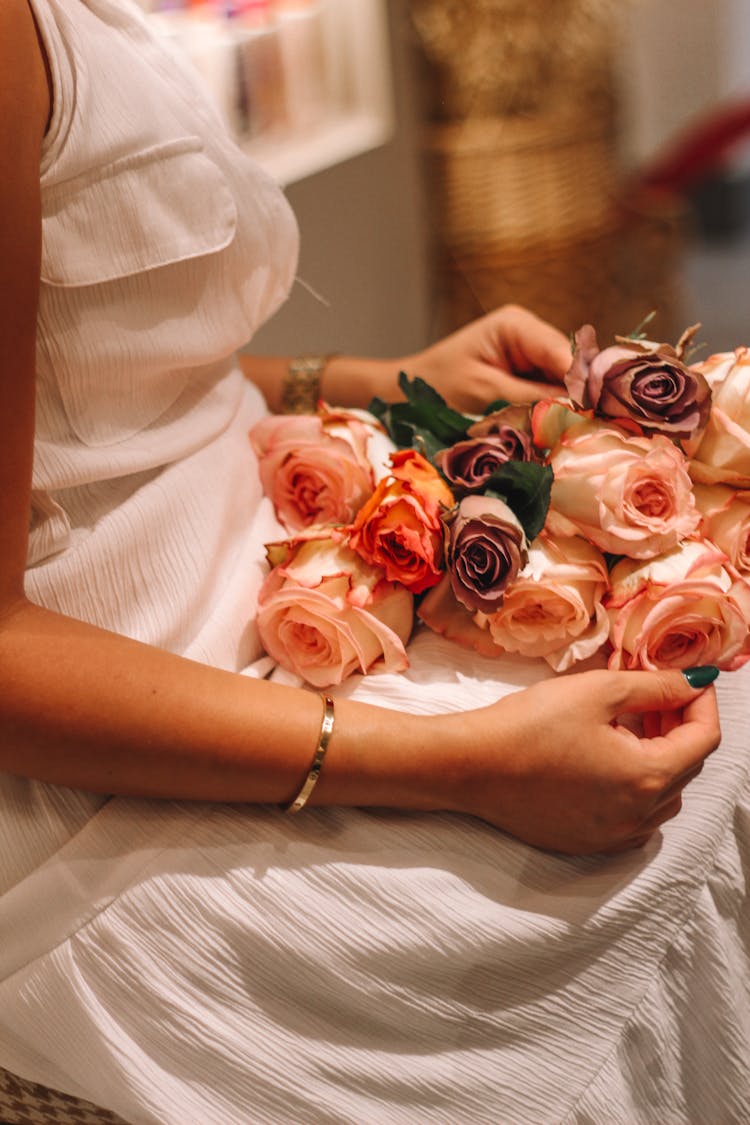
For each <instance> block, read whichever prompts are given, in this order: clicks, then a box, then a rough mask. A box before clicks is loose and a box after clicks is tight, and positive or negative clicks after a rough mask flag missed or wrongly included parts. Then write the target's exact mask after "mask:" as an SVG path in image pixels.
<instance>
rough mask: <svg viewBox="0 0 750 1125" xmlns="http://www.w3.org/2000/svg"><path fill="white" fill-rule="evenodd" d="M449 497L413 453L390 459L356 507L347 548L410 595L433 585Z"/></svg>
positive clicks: (424, 462)
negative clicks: (386, 471) (387, 467)
mask: <svg viewBox="0 0 750 1125" xmlns="http://www.w3.org/2000/svg"><path fill="white" fill-rule="evenodd" d="M452 504H453V494H452V493H451V491H450V489H449V488H448V487H447V485H446V484H445V483H444V481H442V480H441V479H440V476H439V475H438V473H437V471H436V469H434V468H433V466H432V465H430V463H429V461H427V460H425V458H424V457H422V456H421V454H419V453H417V452H416V451H415V450H413V449H409V450H403V451H401V452H399V453H394V454H392V455H391V474H390V476H388V477H385V478H384V479H383V480H381V482H380V483H379V485H378V486H377V488H376V489H375V491H374V492H373V494H372V496H371V497H370V498H369V499H368V500H367V501H366V503H365V504H364V505H363V506H362V508H360V510H359V512H358V513H357V515H356V517H355V520H354V523H353V525H352V528H351V534H350V544H351V546H352V548H353V549H354V550H355V551H357V553H358V554H359V555H360V556H361V557H362V558H363V559H364V560H365V561H366V562H368V563H370V564H371V565H373V566H379V567H382V568H383V570H384V571H385V575H386V578H388V579H389V581H391V582H400V583H401V584H402V585H403V586H405V587H406V588H407V589H408V590H411V592H412V593H414V594H421V593H422V592H423V591H424V590H427V589H429V587H430V586H434V585H435V583H436V582H438V581H439V580H440V576H441V574H442V572H443V567H444V563H443V555H444V528H443V521H442V519H441V517H440V512H441V508H442V507H449V506H452Z"/></svg>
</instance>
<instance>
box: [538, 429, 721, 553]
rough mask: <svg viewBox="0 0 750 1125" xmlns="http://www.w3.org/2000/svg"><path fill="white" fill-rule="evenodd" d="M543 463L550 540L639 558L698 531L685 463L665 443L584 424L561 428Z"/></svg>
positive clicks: (670, 444)
mask: <svg viewBox="0 0 750 1125" xmlns="http://www.w3.org/2000/svg"><path fill="white" fill-rule="evenodd" d="M549 463H550V465H551V466H552V470H553V472H554V475H555V479H554V481H553V484H552V492H551V501H550V509H549V512H548V513H547V522H546V525H545V526H546V528H547V530H548V532H549V533H550V534H551V535H552V536H555V535H563V536H564V535H576V534H578V535H583V536H584V538H586V539H588V540H590V542H592V543H593V544H594V545H595V546H597V547H598V548H599V550H600V551H608V552H611V553H612V554H616V555H629V556H630V557H632V558H637V559H645V558H651V557H653V556H654V555H658V554H661V553H662V552H663V551H668V550H670V549H671V548H672V547H674V546H675V544H676V543H677V542H678V541H679V540H680V539H683V538H686V537H687V536H688V535H691V534H692V533H693V532H694V531H695V529H696V528H697V526H698V523H699V521H700V514H699V513H698V511H697V510H696V507H695V500H694V498H693V494H692V489H691V482H690V477H689V476H688V472H687V468H686V461H685V458H684V457H683V455H682V453H681V452H680V450H679V449H677V447H676V446H675V445H673V443H672V442H671V441H669V439H668V438H665V437H662V436H660V435H658V434H657V435H655V436H654V437H651V438H647V437H643V436H640V435H636V434H627V433H625V432H624V431H623V430H621V429H619V428H618V427H616V426H609V425H606V424H604V423H602V422H599V421H596V420H594V421H587V422H583V423H581V424H580V425H577V426H573V427H571V428H570V429H568V430H566V431H565V433H564V434H563V436H562V438H561V439H560V441H559V442H558V444H557V445H556V446H555V447H554V449H553V450H552V451H551V453H550V456H549Z"/></svg>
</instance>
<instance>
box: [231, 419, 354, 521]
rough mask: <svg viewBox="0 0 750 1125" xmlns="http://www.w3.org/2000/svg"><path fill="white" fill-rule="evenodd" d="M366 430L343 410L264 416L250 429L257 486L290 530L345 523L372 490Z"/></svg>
mask: <svg viewBox="0 0 750 1125" xmlns="http://www.w3.org/2000/svg"><path fill="white" fill-rule="evenodd" d="M370 432H371V431H370V428H369V427H368V426H367V425H366V424H365V423H364V422H363V421H362V420H361V419H360V418H358V417H355V416H354V415H352V414H348V413H347V412H345V411H338V412H337V411H330V410H327V409H324V410H321V411H319V412H318V413H317V414H289V415H287V414H284V415H278V414H277V415H272V416H271V417H269V418H264V419H263V420H262V421H261V422H259V423H258V424H257V425H256V426H254V427H253V429H252V430H251V432H250V441H251V443H252V446H253V449H254V450H255V452H256V454H257V457H258V466H259V471H260V479H261V483H262V485H263V490H264V492H265V493H266V495H267V496H269V497H270V498H271V500H272V502H273V505H274V508H275V509H276V515H277V516H278V518H279V519H280V520H281V522H282V523H283V524H284V526H285V527H287V528H289V529H290V530H291V531H298V530H299V529H300V528H303V527H309V526H310V525H311V524H316V523H321V524H323V523H342V524H343V523H349V521H350V520H351V519H352V518H353V517H354V514H355V513H356V511H357V509H358V508H359V507H360V506H361V505H362V504H363V503H364V502H365V500H366V499H367V497H368V496H369V495H370V493H371V492H372V489H373V487H374V484H375V481H374V478H373V473H372V469H371V467H370V462H369V461H368V459H367V453H366V451H367V443H368V436H369V434H370Z"/></svg>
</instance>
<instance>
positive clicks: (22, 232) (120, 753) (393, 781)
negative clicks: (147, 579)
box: [0, 0, 719, 853]
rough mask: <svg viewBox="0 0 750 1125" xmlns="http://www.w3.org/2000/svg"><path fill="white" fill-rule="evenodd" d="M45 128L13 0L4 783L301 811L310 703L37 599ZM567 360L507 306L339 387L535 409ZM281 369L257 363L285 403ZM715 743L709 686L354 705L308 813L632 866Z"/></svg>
mask: <svg viewBox="0 0 750 1125" xmlns="http://www.w3.org/2000/svg"><path fill="white" fill-rule="evenodd" d="M49 114H50V89H49V83H48V76H47V73H46V69H45V60H44V57H43V55H42V52H41V50H40V47H39V43H38V39H37V35H36V30H35V27H34V22H33V19H32V17H31V13H30V10H29V8H28V6H27V4H26V2H25V0H4V2H3V4H2V5H0V166H1V167H3V168H4V169H12V174H10V175H9V174H5V175H3V177H1V178H0V543H1V549H0V683H2V685H3V690H2V693H0V732H1V734H0V769H2V770H5V771H8V772H11V773H17V774H20V775H24V776H28V777H34V778H39V779H42V780H46V781H51V782H54V783H58V784H62V785H70V786H78V787H82V788H85V789H89V790H92V791H96V792H103V793H114V794H136V795H145V796H151V797H164V798H180V799H208V800H218V801H238V802H287V801H289V800H290V799H291V798H292V797H293V796H294V795H295V794H296V792H297V791H298V789H299V787H300V785H301V783H302V781H303V780H304V777H305V776H306V773H307V771H308V769H309V766H310V763H311V760H312V756H313V751H314V747H315V745H316V742H317V737H318V731H319V728H320V721H321V717H322V704H321V701H320V699H319V697H318V696H317V695H316V694H313V693H311V692H307V691H302V690H298V689H295V688H288V687H284V686H281V685H276V684H270V683H266V682H258V681H254V680H250V679H247V678H244V677H240V676H236V675H233V674H231V673H228V672H223V671H217V670H215V669H212V668H209V667H206V666H204V665H201V664H198V663H195V662H192V661H188V660H185V659H184V658H182V657H179V656H174V655H171V654H169V653H167V652H163V651H161V650H158V649H154V648H151V647H150V646H147V645H144V644H141V643H139V642H136V641H132V640H129V639H126V638H123V637H120V636H117V635H116V634H114V633H111V632H107V631H105V630H102V629H97V628H94V627H92V626H90V625H87V624H84V623H82V622H78V621H74V620H72V619H69V618H66V617H63V616H61V615H59V614H56V613H54V612H51V611H49V610H46V609H43V608H41V607H39V606H36V605H33V604H32V603H30V602H29V601H28V600H27V599H26V598H25V596H24V593H23V577H24V565H25V557H26V545H27V529H28V518H29V507H30V482H31V467H32V451H33V432H34V420H33V415H34V353H35V330H36V310H37V300H38V287H39V268H40V264H39V263H40V244H41V218H40V198H39V195H40V193H39V158H40V146H41V143H42V138H43V135H44V131H45V127H46V124H47V122H48V119H49ZM569 356H570V353H569V348H568V345H567V341H566V340H565V339H564V337H563V336H562V335H561V334H560V333H558V332H556V331H555V330H554V329H552V328H550V327H549V326H548V325H543V324H542V322H540V321H539V320H537V318H535V317H533V316H532V315H531V314H530V313H527V312H526V311H525V310H520V309H517V308H515V307H512V306H511V307H506V308H504V309H500V310H498V311H496V312H495V313H491V314H489V315H488V316H486V317H484V318H482V319H481V320H479V321H477V322H476V323H475V324H474V325H472V326H468V327H467V328H465V329H462V330H461V331H460V332H458V333H456V334H455V335H453V336H451V337H449V338H448V339H447V340H446V341H444V342H443V343H441V344H436V345H434V346H433V347H431V348H428V349H427V350H426V351H424V352H422V353H419V354H418V355H417V356H411V357H405V358H402V359H400V360H357V359H355V358H353V357H338V358H337V359H336V360H332V361H331V362H330V363H329V365H328V368H327V370H326V372H325V376H324V388H323V390H324V394H325V395H326V397H328V398H329V399H330V400H331V401H338V402H340V403H341V405H365V404H366V403H367V402H369V401H370V398H371V397H372V394H373V393H378V394H381V395H383V396H384V397H388V396H391V397H393V395H394V393H395V385H396V384H395V380H396V377H397V374H398V371H399V370H400V369H402V368H403V369H405V370H407V371H408V372H409V373H412V374H421V375H423V376H424V377H425V378H428V379H429V380H430V381H432V382H433V384H434V385H435V386H436V387H437V388H438V389H439V390H440V391H441V392H442V393H443V394H444V395H445V396H446V397H447V398H448V399H449V400H450V401H452V402H453V403H454V404H455V405H456V406H458V407H460V408H464V409H466V408H470V407H471V406H473V405H478V404H479V403H481V402H484V401H486V400H487V399H488V398H496V397H498V396H507V397H516V398H517V397H519V396H520V395H522V394H523V395H526V396H527V397H530V398H534V397H537V396H538V394H539V393H540V387H539V385H538V384H536V385H535V384H534V383H531V382H529V380H528V377H527V375H528V373H529V372H532V371H533V372H537V371H538V370H539V369H542V370H544V371H546V373H547V377H548V379H549V380H551V381H552V382H554V383H558V384H559V381H560V380H561V378H562V375H563V373H564V370H565V368H566V366H567V364H568V362H569ZM286 362H287V361H286V360H285V359H283V358H267V359H259V358H255V359H252V360H251V359H250V358H249V357H246V363H245V369H246V373H247V374H248V376H250V377H252V378H254V379H255V380H256V381H257V382H258V384H259V385H260V386H261V387H262V388H263V389H264V390H266V391H267V393H268V397H269V401H270V403H271V405H272V406H273V405H274V404H275V403H277V402H278V394H279V383H280V376H281V374H282V373H283V371H284V370H285V369H286ZM518 372H522V373H524V374H521V375H519V374H518ZM537 378H538V376H537ZM103 668H104V669H106V675H104V676H103V675H102V669H103ZM592 677H593V678H592ZM633 712H636V713H640V712H646V713H647V723H646V725H647V729H648V730H649V734H650V735H651V737H649V738H638V737H637V736H636V735H634V734H633V733H632V732H631V730H630V729H628V727H626V726H619V725H613V722H614V720H615V718H616V717H617V716H618V715H622V714H628V713H633ZM718 741H719V725H718V717H717V711H716V703H715V697H714V693H713V690H712V689H711V688H709V689H706V690H704V691H702V692H701V691H694V690H693V689H692V688H690V687H689V685H688V684H687V682H686V681H685V678H684V677H683V676H682V675H681V674H680V673H677V672H664V673H610V672H602V673H598V672H597V673H587V674H585V675H576V676H568V677H565V678H564V679H561V680H554V681H549V682H548V683H546V684H544V685H539V686H537V687H534V688H531V689H529V690H528V691H526V692H523V693H519V694H517V695H514V696H511V697H509V698H508V699H505V700H503V701H501V702H500V703H498V704H495V705H494V706H492V707H489V708H484V709H481V710H477V711H473V712H469V713H466V714H464V715H461V716H439V717H431V718H426V717H412V716H407V715H403V714H399V713H395V712H391V711H386V710H381V709H378V708H374V707H371V706H368V705H364V704H358V703H354V702H351V701H348V700H342V701H340V702H339V703H338V704H337V707H336V728H335V731H334V734H333V736H332V738H331V741H330V746H329V751H328V755H327V757H326V762H325V767H324V770H323V772H322V775H321V780H320V782H319V784H318V786H317V788H316V789H315V791H314V794H313V797H312V801H311V803H313V804H341V805H373V806H374V805H378V806H390V807H397V808H405V809H415V810H431V809H449V810H453V811H458V812H462V813H467V814H470V815H473V816H478V817H481V818H483V819H484V820H486V821H488V822H490V823H492V824H494V825H496V826H497V827H498V828H501V829H503V830H505V831H507V832H510V833H512V834H514V835H516V836H518V837H520V838H521V839H523V840H526V841H528V842H529V843H532V844H536V845H538V846H541V847H545V848H555V849H559V850H561V851H565V852H572V853H581V852H592V851H601V850H618V849H620V848H623V847H628V846H634V845H637V844H639V843H642V842H643V841H644V840H645V839H646V838H648V836H649V835H650V834H651V833H652V832H653V831H654V830H655V829H656V827H657V826H658V825H659V824H660V823H662V822H663V821H664V820H665V819H667V818H668V817H669V816H671V815H674V813H675V812H676V811H677V810H678V808H679V800H680V793H681V790H682V787H683V786H684V785H685V784H686V782H687V781H688V780H690V778H691V777H693V776H694V775H695V773H696V772H697V771H698V770H699V769H700V766H701V764H702V762H703V759H704V757H705V756H706V755H707V754H708V753H710V752H711V751H712V750H713V749H714V748H715V747H716V746H717V744H718Z"/></svg>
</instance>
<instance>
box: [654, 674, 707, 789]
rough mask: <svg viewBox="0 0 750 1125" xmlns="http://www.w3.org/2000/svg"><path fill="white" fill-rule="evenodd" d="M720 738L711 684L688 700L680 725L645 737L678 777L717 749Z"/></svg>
mask: <svg viewBox="0 0 750 1125" xmlns="http://www.w3.org/2000/svg"><path fill="white" fill-rule="evenodd" d="M720 741H721V727H720V725H719V709H718V706H717V703H716V692H715V691H714V690H713V688H708V689H707V690H706V691H704V692H703V694H702V695H700V696H699V697H698V698H697V699H696V700H694V701H693V702H692V703H690V704H688V706H687V707H686V708H685V710H684V713H683V721H682V722H681V723H680V724H679V726H676V727H674V728H673V729H672V730H670V731H669V733H668V734H666V735H662V736H660V737H659V738H654V739H650V740H648V742H649V744H650V745H651V746H652V747H653V748H654V749H655V750H657V751H658V752H659V754H660V756H662V757H663V758H664V764H665V765H666V766H667V767H668V768H670V769H672V770H674V771H675V773H676V775H677V776H678V777H679V776H681V775H683V774H688V773H689V772H690V771H691V770H692V769H694V768H695V767H697V766H698V765H700V764H701V763H702V762H703V760H704V759H705V758H707V757H708V755H709V754H712V753H713V752H714V750H716V749H717V747H718V745H719V742H720Z"/></svg>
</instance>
